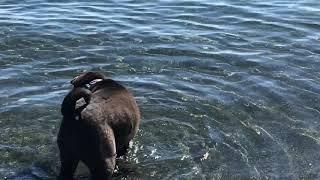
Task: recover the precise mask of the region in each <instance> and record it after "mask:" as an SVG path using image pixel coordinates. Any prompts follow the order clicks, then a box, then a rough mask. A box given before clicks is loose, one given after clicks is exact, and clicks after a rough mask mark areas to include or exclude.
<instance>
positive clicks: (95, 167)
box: [58, 72, 140, 180]
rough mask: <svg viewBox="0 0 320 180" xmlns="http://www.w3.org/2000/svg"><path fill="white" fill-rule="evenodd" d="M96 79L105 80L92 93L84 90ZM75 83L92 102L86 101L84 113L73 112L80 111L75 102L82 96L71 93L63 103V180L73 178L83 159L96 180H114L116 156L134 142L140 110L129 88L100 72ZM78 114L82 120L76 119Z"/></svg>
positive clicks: (94, 85)
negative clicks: (131, 141)
mask: <svg viewBox="0 0 320 180" xmlns="http://www.w3.org/2000/svg"><path fill="white" fill-rule="evenodd" d="M94 79H103V80H102V81H100V82H97V83H95V84H93V85H91V86H90V93H87V91H83V89H84V88H83V87H84V86H85V85H86V84H88V83H90V82H91V81H92V80H94ZM71 83H72V84H73V85H74V87H75V88H74V89H79V88H82V90H81V91H83V92H82V93H83V94H82V95H80V96H81V97H86V98H87V100H88V99H89V101H90V102H89V103H88V102H87V100H86V102H87V104H86V105H85V106H84V107H83V109H81V111H79V112H78V111H77V110H75V111H74V112H72V110H71V109H75V108H76V101H74V100H77V99H78V98H79V97H80V96H78V95H79V94H77V93H73V94H72V91H71V92H70V93H71V94H70V93H69V94H68V95H67V96H66V98H65V100H64V101H63V103H62V110H61V111H62V114H63V120H62V123H61V127H60V132H59V135H58V145H59V149H60V159H61V170H60V175H59V179H68V180H69V179H72V178H73V173H74V171H75V169H76V167H77V164H78V162H79V161H80V160H81V161H83V162H84V164H86V165H87V167H88V168H89V170H90V173H91V176H92V179H93V180H104V179H111V177H112V174H113V171H114V168H115V163H116V157H119V156H122V155H124V154H125V153H126V152H127V149H128V146H129V142H130V140H131V139H132V138H133V137H134V135H135V134H136V133H137V130H138V127H139V122H140V112H139V108H138V106H137V104H136V101H135V99H134V97H133V96H132V94H131V93H130V92H129V91H128V90H127V89H126V88H125V87H123V86H122V85H120V84H119V83H117V82H116V81H114V80H112V79H104V77H103V75H101V74H99V73H92V72H89V73H85V74H82V75H80V76H79V77H76V78H75V79H74V80H73V81H71ZM74 91H75V92H77V91H80V90H74ZM80 94H81V93H80ZM69 95H70V96H69ZM75 95H77V96H75ZM86 98H84V99H86ZM68 100H70V102H69V101H68ZM65 101H66V102H65ZM64 106H66V108H64ZM63 109H64V110H63ZM77 112H78V114H79V116H80V119H79V120H75V118H74V117H75V116H74V114H77Z"/></svg>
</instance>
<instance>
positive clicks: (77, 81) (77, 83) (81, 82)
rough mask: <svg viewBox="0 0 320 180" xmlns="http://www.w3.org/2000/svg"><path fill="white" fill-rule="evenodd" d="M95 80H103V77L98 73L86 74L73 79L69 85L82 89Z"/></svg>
mask: <svg viewBox="0 0 320 180" xmlns="http://www.w3.org/2000/svg"><path fill="white" fill-rule="evenodd" d="M95 79H104V75H103V74H101V73H98V72H86V73H84V74H81V75H79V76H77V77H75V78H74V79H73V80H72V81H71V82H70V83H71V84H72V85H73V86H74V87H82V86H85V85H86V84H89V83H90V82H91V81H93V80H95Z"/></svg>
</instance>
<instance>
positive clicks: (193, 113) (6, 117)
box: [0, 0, 320, 180]
mask: <svg viewBox="0 0 320 180" xmlns="http://www.w3.org/2000/svg"><path fill="white" fill-rule="evenodd" d="M88 70H93V71H100V72H103V73H105V74H106V75H108V76H109V77H112V78H114V79H116V80H118V81H120V82H121V83H123V84H124V85H126V86H127V87H129V88H130V89H131V90H132V91H133V93H134V94H135V96H136V97H137V101H138V103H139V105H140V107H141V111H142V117H143V119H142V124H141V129H140V131H139V134H138V135H137V136H136V138H135V140H134V143H133V147H132V149H131V151H130V153H129V156H128V162H126V163H123V166H122V167H123V170H120V171H119V173H118V176H117V177H116V179H235V180H236V179H290V180H291V179H320V173H319V172H320V96H319V95H320V2H319V1H318V0H297V1H290V0H271V1H253V0H252V1H251V0H249V1H231V0H230V1H229V0H222V1H213V0H212V1H210V0H207V1H204V0H203V1H200V0H199V1H181V0H175V1H171V0H167V1H165V0H160V1H156V0H150V1H142V0H128V1H124V0H114V1H98V0H92V1H71V0H70V1H59V0H56V1H54V0H52V1H50V0H28V1H27V0H24V1H11V0H2V1H0V103H1V105H2V106H1V107H0V179H3V178H5V177H7V178H9V179H15V180H22V179H23V180H29V179H55V175H56V173H57V170H58V166H59V161H58V157H59V156H58V151H57V147H56V142H55V141H56V134H57V131H58V127H59V122H60V120H61V115H60V109H59V108H60V103H61V100H62V98H63V97H64V95H65V94H66V93H67V91H68V90H69V89H70V88H71V87H70V84H69V80H70V79H71V78H72V77H73V76H75V75H76V74H79V73H81V72H83V71H88ZM124 172H130V173H124ZM77 174H78V175H79V176H81V177H82V179H86V177H87V176H88V174H87V172H86V169H85V168H80V170H78V172H77Z"/></svg>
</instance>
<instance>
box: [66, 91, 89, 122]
mask: <svg viewBox="0 0 320 180" xmlns="http://www.w3.org/2000/svg"><path fill="white" fill-rule="evenodd" d="M81 98H83V99H84V100H85V102H86V104H89V102H90V99H91V91H90V90H88V89H86V88H84V87H75V88H73V89H72V90H71V91H70V92H69V93H68V94H67V95H66V97H65V98H64V99H63V102H62V105H61V113H62V115H63V117H67V118H69V117H72V118H73V117H74V116H75V113H76V103H77V101H78V100H79V99H81Z"/></svg>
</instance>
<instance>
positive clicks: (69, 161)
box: [58, 153, 79, 180]
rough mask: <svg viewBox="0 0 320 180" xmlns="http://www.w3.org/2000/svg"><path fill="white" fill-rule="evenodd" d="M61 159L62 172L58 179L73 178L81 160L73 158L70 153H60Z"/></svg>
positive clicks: (67, 179)
mask: <svg viewBox="0 0 320 180" xmlns="http://www.w3.org/2000/svg"><path fill="white" fill-rule="evenodd" d="M60 160H61V167H60V174H59V177H58V179H59V180H72V179H73V174H74V171H75V170H76V168H77V165H78V163H79V160H78V159H76V158H73V157H72V155H70V154H65V153H61V154H60Z"/></svg>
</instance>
